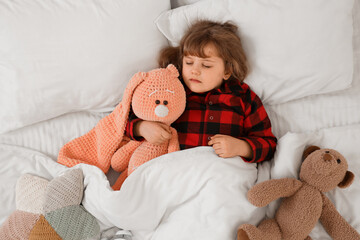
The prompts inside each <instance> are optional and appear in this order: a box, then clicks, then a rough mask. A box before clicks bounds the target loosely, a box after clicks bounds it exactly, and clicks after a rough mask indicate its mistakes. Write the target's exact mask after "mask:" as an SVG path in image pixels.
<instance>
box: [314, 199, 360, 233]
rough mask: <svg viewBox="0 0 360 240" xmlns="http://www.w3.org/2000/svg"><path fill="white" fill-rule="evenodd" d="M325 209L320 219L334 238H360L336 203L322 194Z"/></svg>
mask: <svg viewBox="0 0 360 240" xmlns="http://www.w3.org/2000/svg"><path fill="white" fill-rule="evenodd" d="M322 199H323V210H322V213H321V216H320V221H321V223H322V225H323V226H324V228H325V229H326V231H327V232H328V234H329V235H330V236H331V237H332V238H333V239H335V240H336V239H351V240H355V239H360V234H359V233H358V232H357V231H356V230H355V229H354V228H353V227H352V226H351V225H350V224H349V223H348V222H347V221H346V220H345V219H344V218H343V217H342V216H341V215H340V213H339V212H338V211H337V209H336V208H335V206H334V204H333V203H332V202H331V201H330V200H329V199H328V198H327V197H326V196H325V195H324V194H322Z"/></svg>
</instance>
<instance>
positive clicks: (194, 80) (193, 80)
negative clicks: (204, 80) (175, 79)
mask: <svg viewBox="0 0 360 240" xmlns="http://www.w3.org/2000/svg"><path fill="white" fill-rule="evenodd" d="M190 82H193V83H201V81H199V80H197V79H194V78H191V79H190Z"/></svg>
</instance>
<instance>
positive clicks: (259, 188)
mask: <svg viewBox="0 0 360 240" xmlns="http://www.w3.org/2000/svg"><path fill="white" fill-rule="evenodd" d="M301 186H303V183H302V182H301V181H299V180H297V179H295V178H282V179H271V180H268V181H265V182H261V183H258V184H256V185H255V186H253V187H252V188H251V189H250V190H249V191H248V193H247V197H248V200H249V202H251V203H252V204H253V205H255V206H257V207H264V206H266V205H268V204H269V203H270V202H272V201H274V200H276V199H278V198H281V197H290V196H292V195H293V194H294V193H296V192H297V191H298V190H299V189H300V187H301Z"/></svg>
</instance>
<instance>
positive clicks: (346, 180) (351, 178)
mask: <svg viewBox="0 0 360 240" xmlns="http://www.w3.org/2000/svg"><path fill="white" fill-rule="evenodd" d="M353 181H354V174H353V173H352V172H350V171H346V174H345V177H344V179H343V180H342V181H341V182H340V183H339V184H338V187H339V188H347V187H349V186H350V185H351V184H352V182H353Z"/></svg>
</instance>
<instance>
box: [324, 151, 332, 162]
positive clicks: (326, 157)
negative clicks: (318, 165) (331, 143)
mask: <svg viewBox="0 0 360 240" xmlns="http://www.w3.org/2000/svg"><path fill="white" fill-rule="evenodd" d="M323 159H324V160H325V161H330V160H331V159H332V157H331V155H330V154H328V153H325V154H324V157H323Z"/></svg>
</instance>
